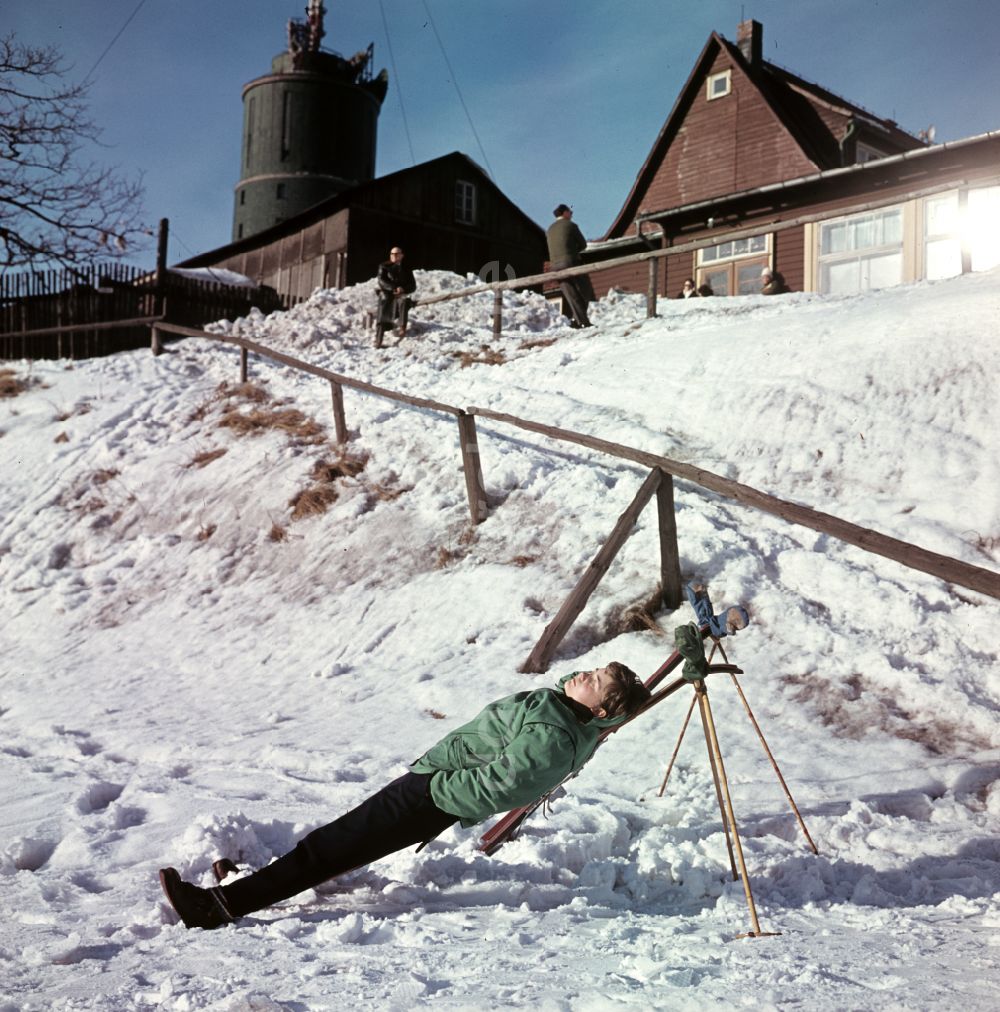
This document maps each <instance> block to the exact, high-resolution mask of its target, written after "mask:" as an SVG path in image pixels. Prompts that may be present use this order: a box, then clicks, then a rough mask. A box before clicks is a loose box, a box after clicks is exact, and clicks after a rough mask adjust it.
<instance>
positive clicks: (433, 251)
mask: <svg viewBox="0 0 1000 1012" xmlns="http://www.w3.org/2000/svg"><path fill="white" fill-rule="evenodd" d="M393 245H398V246H401V247H402V248H403V249H404V250H405V251H406V262H407V263H408V264H409V266H410V267H411V268H414V269H424V270H432V269H438V270H449V271H455V272H456V273H458V274H468V273H472V274H478V275H480V276H481V277H483V278H484V279H485V280H487V281H490V280H498V281H499V280H504V279H506V278H508V277H514V276H524V275H529V274H537V273H539V272H540V271H541V269H542V264H543V262H544V259H545V253H546V246H545V233H544V232H543V230H542V229H541V227H540V226H539V225H538V224H536V223H535V222H534V221H532V220H531V219H530V218H529V217H528V216H527V215H526V214H524V212H523V211H521V210H520V209H519V208H518V207H517V206H515V204H514V203H513V202H512V201H511V200H510V199H509V198H507V197H506V196H505V195H504V194H503V192H502V191H501V190H500V189H499V188H498V187H497V186H496V184H495V183H494V182H493V181H492V180H491V179H490V178H489V176H487V175H486V173H485V172H483V170H482V169H480V168H479V166H478V165H476V163H475V162H473V161H472V159H470V158H469V157H467V156H466V155H464V154H461V153H460V152H457V151H456V152H452V153H451V154H449V155H444V156H442V157H440V158H435V159H433V160H431V161H429V162H423V163H422V164H420V165H416V166H414V167H413V168H410V169H402V170H400V171H399V172H393V173H391V174H389V175H387V176H381V177H380V178H378V179H373V180H371V181H370V182H366V183H363V184H362V185H360V186H356V187H354V188H352V189H350V190H346V191H344V192H342V193H339V194H337V195H336V196H334V197H330V198H328V199H326V200H324V201H322V202H320V203H318V204H315V205H314V206H313V207H311V208H309V209H308V210H306V211H303V212H301V213H300V214H298V215H296V216H295V217H293V218H288V219H287V220H285V221H282V222H278V223H276V224H274V225H273V226H272V227H270V228H268V229H265V230H264V231H262V232H257V233H255V234H254V235H252V236H250V237H248V238H246V239H240V240H237V241H235V242H232V243H230V244H229V245H228V246H223V247H221V248H219V249H215V250H210V251H209V252H207V253H202V254H200V255H199V256H196V257H192V258H191V259H189V260H185V261H183V262H182V263H180V264H178V265H176V266H178V267H221V268H226V269H228V270H232V271H237V272H238V273H240V274H244V275H246V276H247V277H249V278H252V279H253V280H254V281H256V282H257V283H258V284H260V285H268V286H270V287H271V288H274V289H275V290H276V291H277V292H278V293H279V295H280V296H281V297H282V298H283V299H284V300H286V301H295V300H298V299H304V298H307V297H308V296H309V295H310V294H311V293H312V291H313V290H314V289H315V288H319V287H323V288H343V287H345V286H346V285H353V284H356V283H358V282H361V281H365V280H367V279H369V278H373V277H374V276H375V272H376V270H377V269H378V265H379V264H380V263H381V262H382V261H383V260H385V259H386V257H387V256H388V253H389V249H390V248H391V247H392V246H393Z"/></svg>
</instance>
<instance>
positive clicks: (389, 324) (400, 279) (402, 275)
mask: <svg viewBox="0 0 1000 1012" xmlns="http://www.w3.org/2000/svg"><path fill="white" fill-rule="evenodd" d="M376 283H377V284H378V320H377V321H376V324H375V347H376V348H381V347H382V335H383V334H384V333H385V331H386V328H388V329H390V330H395V332H396V336H397V337H403V336H404V335H405V334H406V324H407V318H408V316H409V311H410V304H411V301H410V295H412V294H413V292H415V291H416V288H417V282H416V281H415V280H414V278H413V271H411V270H410V268H409V267H407V266H406V264H404V263H403V251H402V250H401V249H400V248H399V247H398V246H393V247H392V249H391V250H390V251H389V259H388V260H386V261H385V262H384V263H381V264H379V267H378V275H377V277H376Z"/></svg>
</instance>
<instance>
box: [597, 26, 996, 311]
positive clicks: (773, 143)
mask: <svg viewBox="0 0 1000 1012" xmlns="http://www.w3.org/2000/svg"><path fill="white" fill-rule="evenodd" d="M762 51H763V29H762V27H761V25H760V24H759V23H758V22H756V21H745V22H743V23H742V24H741V25H740V26H739V35H738V43H737V44H733V43H731V42H729V41H727V40H726V39H724V38H723V37H722V36H721V35H719V34H718V33H714V32H713V33H712V35H711V36H710V37H709V40H708V42H707V43H706V45H705V48H704V49H703V50H702V52H701V54H700V55H699V57H698V59H697V61H696V62H695V65H694V69H693V70H692V72H691V75H690V76H689V78H688V80H687V82H686V84H685V85H684V88H683V90H682V91H681V93H680V95H679V96H678V98H677V101H676V102H675V104H674V107H673V109H672V110H671V112H670V115H669V116H668V118H667V120H666V122H665V123H664V125H663V128H662V129H661V131H660V133H659V136H658V137H657V138H656V140H655V142H654V144H653V147H652V149H651V151H650V153H649V156H648V157H647V159H646V161H645V162H644V164H643V165H642V167H641V168H640V169H639V172H638V175H637V177H636V180H635V184H634V185H633V187H632V189H631V191H630V192H629V194H628V196H627V197H626V198H625V201H624V204H623V206H622V209H621V211H620V212H619V214H618V216H617V217H616V219H615V221H614V222H613V223H612V225H611V227H610V229H609V230H608V232H607V234H606V235H605V237H604V238H603V240H601V241H600V242H597V243H593V244H592V245H591V249H590V250H589V251H588V254H587V257H586V259H587V260H590V261H594V262H599V261H601V260H605V259H610V258H613V257H619V256H625V255H628V254H630V253H637V252H641V251H642V250H645V249H649V248H657V249H659V248H669V247H673V246H680V245H685V246H686V248H685V250H684V251H683V252H679V253H678V254H677V255H676V256H670V257H666V258H665V259H664V260H661V261H660V262H659V268H658V271H659V273H658V276H657V280H656V288H657V291H658V293H659V294H661V295H668V296H673V295H676V294H677V293H678V292H679V290H680V288H681V286H682V284H683V282H684V279H685V278H688V277H691V278H694V279H695V280H696V282H697V284H699V285H701V284H707V285H709V286H710V287H711V288H712V289H713V290H714V292H715V293H716V294H718V295H734V294H747V293H752V292H758V291H760V288H761V277H760V276H761V271H762V269H763V268H764V267H770V268H772V269H776V270H778V271H780V272H781V273H782V274H783V275H784V277H785V279H786V281H787V283H788V285H789V287H790V288H791V289H793V290H799V291H803V290H804V291H821V292H855V291H863V290H865V289H868V288H878V287H887V286H889V285H893V284H899V283H902V282H906V281H914V280H918V279H922V278H940V277H947V276H951V275H954V274H958V273H961V272H963V271H969V270H979V269H986V268H988V267H991V266H994V265H995V264H996V263H998V262H1000V251H998V247H997V242H996V239H995V238H994V236H995V234H996V231H997V228H998V227H1000V185H998V184H1000V133H997V132H991V133H987V134H983V135H981V136H978V137H972V138H968V139H966V140H961V141H955V142H950V143H947V144H939V145H934V144H931V143H929V142H928V139H927V138H926V137H918V136H913V135H911V134H909V133H906V132H905V131H903V130H901V129H900V128H899V127H898V126H897V125H896V123H895V122H893V121H892V120H889V119H883V118H880V117H878V116H876V115H874V114H872V113H870V112H868V111H867V110H865V109H862V108H861V107H859V106H857V105H854V104H853V103H851V102H849V101H847V100H846V99H843V98H841V97H840V96H838V95H834V94H833V93H831V92H829V91H827V90H826V89H824V88H822V87H820V86H818V85H815V84H812V83H811V82H809V81H806V80H804V79H803V78H801V77H798V76H796V75H795V74H792V73H790V72H789V71H787V70H784V69H782V68H781V67H778V66H776V65H774V64H772V63H769V62H767V61H766V60H764V59H763V57H762ZM985 222H989V225H988V226H987V227H984V223H985ZM715 238H717V241H715V242H713V241H712V240H713V239H715ZM692 241H699V243H700V245H701V247H702V248H691V247H690V244H691V243H692ZM593 280H594V285H595V288H596V290H597V293H598V295H601V294H603V293H605V292H607V291H608V289H609V288H612V287H617V288H621V289H624V290H627V291H635V292H640V291H641V292H645V291H647V288H648V284H649V270H648V266H647V265H646V264H645V263H640V264H631V265H626V266H621V267H617V268H611V269H608V270H603V271H595V273H594V275H593Z"/></svg>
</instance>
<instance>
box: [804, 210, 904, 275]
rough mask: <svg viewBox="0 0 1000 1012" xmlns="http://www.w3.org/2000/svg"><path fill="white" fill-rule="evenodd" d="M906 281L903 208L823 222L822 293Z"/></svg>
mask: <svg viewBox="0 0 1000 1012" xmlns="http://www.w3.org/2000/svg"><path fill="white" fill-rule="evenodd" d="M902 280H903V209H902V208H901V207H892V208H888V209H887V210H884V211H873V212H872V213H870V214H857V215H853V216H852V217H850V218H840V219H838V220H836V221H824V222H823V223H822V224H821V225H820V229H819V290H820V291H821V292H826V293H830V294H834V295H843V294H848V293H851V292H865V291H868V289H870V288H888V287H890V286H891V285H898V284H899V283H900V282H901V281H902Z"/></svg>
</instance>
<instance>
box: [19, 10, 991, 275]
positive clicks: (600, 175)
mask: <svg viewBox="0 0 1000 1012" xmlns="http://www.w3.org/2000/svg"><path fill="white" fill-rule="evenodd" d="M326 7H327V16H326V29H327V35H326V38H325V39H324V46H325V47H326V48H328V49H333V50H335V51H337V52H340V53H342V54H344V55H350V54H351V53H353V52H355V51H357V50H359V49H362V48H364V47H365V46H367V45H368V43H369V42H374V44H375V68H376V70H378V69H380V68H382V67H386V68H387V69H388V71H389V74H390V86H389V94H388V96H387V98H386V102H385V104H384V106H383V108H382V113H381V116H380V120H379V139H378V159H377V171H378V174H379V175H383V174H385V173H388V172H392V171H395V170H397V169H401V168H406V167H407V166H409V165H412V164H414V162H421V161H425V160H428V159H430V158H435V157H437V156H439V155H442V154H446V153H448V152H450V151H455V150H458V151H463V152H465V153H466V154H468V155H470V156H471V157H472V158H474V159H475V160H476V161H477V162H479V163H480V164H481V165H484V167H485V168H487V169H488V170H489V171H490V173H491V175H492V176H493V178H494V179H495V180H496V182H497V184H498V185H499V186H500V187H501V188H502V189H503V190H504V192H505V193H506V194H507V195H508V196H509V197H510V198H511V199H512V200H513V201H514V202H515V203H516V204H517V205H518V206H519V207H520V208H521V209H522V210H523V211H525V212H526V213H527V214H528V215H530V216H531V217H532V218H534V219H535V220H536V221H537V222H538V223H539V224H542V225H545V224H547V223H548V222H549V221H550V220H551V209H552V208H553V207H554V206H555V204H556V203H558V202H560V201H566V202H567V203H570V204H572V205H573V206H574V208H575V212H576V214H575V218H576V221H577V222H578V223H579V224H580V226H581V228H582V229H583V230H584V233H585V234H586V235H587V236H588V237H590V238H598V237H600V236H601V235H602V234H603V233H604V232H605V231H606V229H607V228H608V226H609V225H610V224H611V222H612V220H613V218H614V217H615V215H616V214H617V212H618V210H619V209H620V207H621V205H622V203H623V202H624V199H625V197H626V195H627V194H628V191H629V190H630V188H631V186H632V183H633V181H634V179H635V175H636V173H637V172H638V170H639V168H640V166H641V165H642V163H643V161H644V160H645V158H646V155H647V154H648V153H649V149H650V147H651V146H652V143H653V141H654V139H655V137H656V134H657V132H658V131H659V129H660V127H661V125H662V124H663V122H664V120H665V119H666V117H667V116H668V114H669V112H670V109H671V107H672V105H673V103H674V100H675V99H676V97H677V95H678V93H679V91H680V89H681V87H682V86H683V84H684V82H685V80H686V79H687V77H688V74H689V73H690V71H691V68H692V66H693V65H694V61H695V59H696V57H697V55H698V53H699V52H700V51H701V49H702V47H703V46H704V44H705V42H706V40H707V39H708V36H709V34H710V33H711V32H712V31H713V30H716V31H719V32H720V33H721V34H722V35H724V36H725V37H726V38H729V39H732V40H735V38H736V27H737V25H738V23H739V22H740V20H741V19H743V18H751V17H752V18H755V19H756V20H758V21H760V22H761V23H762V24H763V26H764V56H765V59H767V60H770V61H772V62H774V63H778V64H780V65H781V66H783V67H786V68H787V69H789V70H791V71H793V72H795V73H797V74H799V75H800V76H802V77H805V78H808V79H809V80H812V81H815V82H817V83H819V84H821V85H823V86H824V87H826V88H829V89H830V90H831V91H834V92H836V93H838V94H840V95H843V96H844V97H845V98H848V99H850V100H851V101H853V102H856V103H858V104H860V105H862V106H864V107H865V108H867V109H869V110H871V111H872V112H874V113H876V114H878V115H881V116H887V117H893V118H895V119H896V120H897V121H898V122H899V124H900V126H902V127H903V128H904V129H907V130H909V131H911V132H914V133H915V132H917V131H919V130H921V129H924V128H926V127H928V126H930V125H931V124H933V125H934V126H935V128H936V133H937V140H938V141H947V140H954V139H957V138H959V137H968V136H972V135H974V134H979V133H984V132H986V131H988V130H996V129H1000V87H998V83H1000V82H998V80H997V77H998V71H997V67H998V66H1000V4H993V3H987V2H985V0H953V2H952V3H950V4H948V5H945V4H942V3H937V2H928V0H837V2H829V0H827V2H820V0H753V2H750V0H743V2H726V0H700V2H699V3H683V4H682V3H675V2H673V0H572V2H571V0H502V2H500V3H497V2H492V0H490V2H487V0H426V7H425V0H326ZM304 8H305V0H199V2H195V0H59V2H57V0H0V26H2V29H3V30H4V31H13V32H15V33H16V34H17V36H18V38H19V40H20V41H22V42H25V43H31V44H34V45H55V46H57V47H58V48H59V49H60V50H61V51H62V52H63V54H64V55H65V57H66V60H67V62H68V63H70V64H72V65H73V68H74V69H73V75H74V77H75V78H83V77H85V76H86V75H88V73H89V72H90V71H91V69H92V68H94V67H95V64H96V65H97V66H96V69H94V72H93V84H92V87H91V92H90V111H91V115H92V118H93V119H94V121H95V122H96V123H97V124H98V125H99V126H100V127H101V129H102V131H103V141H104V145H105V146H104V148H102V149H99V150H98V151H96V152H95V153H94V156H95V157H96V158H98V159H99V160H101V161H102V162H105V163H110V164H115V165H118V166H120V168H121V169H122V170H123V171H124V172H125V173H127V174H134V173H136V172H140V171H141V172H142V173H143V174H144V179H145V185H146V207H145V210H146V216H147V218H148V220H149V221H150V222H151V223H152V224H154V225H155V223H156V222H157V221H158V220H159V219H160V218H168V219H169V220H170V223H171V239H170V244H169V252H168V256H169V260H170V262H176V261H178V260H182V259H185V258H187V257H189V256H192V255H194V254H195V253H200V252H203V251H205V250H208V249H213V248H215V247H217V246H221V245H224V244H225V243H227V242H228V241H229V237H230V231H231V222H232V208H233V187H234V186H235V185H236V183H237V182H238V178H239V154H240V132H241V123H242V120H241V116H242V106H241V98H240V92H241V89H242V86H243V85H244V84H245V83H246V82H247V81H249V80H252V79H253V78H255V77H259V76H261V75H263V74H265V73H267V72H268V71H269V69H270V61H271V58H272V57H273V56H275V55H276V54H277V53H279V52H281V51H282V50H283V49H284V47H285V23H286V21H287V19H288V18H289V17H296V18H298V17H302V16H303V14H304ZM428 8H429V10H430V13H431V16H432V17H433V26H432V25H431V23H430V22H429V20H428V17H427V9H428ZM383 11H384V14H385V20H386V22H387V23H388V26H389V35H388V40H387V38H386V31H385V27H384V24H383ZM133 15H134V16H133ZM130 17H131V21H129V18H130ZM126 22H128V24H127V26H126V27H125V28H124V31H121V30H122V28H123V26H125V25H126ZM434 26H436V29H437V35H439V36H440V39H441V42H442V43H443V46H444V50H445V53H446V54H447V60H446V59H445V56H443V55H442V51H441V46H439V44H438V40H437V37H436V35H435V31H434ZM120 31H121V34H120V36H119V37H118V38H117V40H115V36H116V35H118V33H119V32H120ZM112 40H115V41H114V42H113V44H112ZM109 44H110V48H108V46H109ZM105 50H107V51H106V52H105ZM390 50H391V51H390ZM102 54H103V55H102ZM98 61H99V62H98ZM449 64H450V68H451V70H452V71H454V77H455V78H456V79H457V84H458V89H459V91H460V93H461V99H460V98H459V92H458V91H456V86H455V82H454V81H453V80H452V74H451V73H450V71H449ZM397 85H398V88H397ZM398 89H401V91H402V104H401V103H400V91H399V90H398ZM462 100H464V105H465V108H466V109H468V112H469V116H468V117H467V116H466V112H465V109H464V108H463V101H462ZM404 109H405V117H404V114H403V110H404ZM470 119H471V121H472V123H471V125H470ZM411 147H412V151H411ZM387 241H391V239H390V238H388V237H387ZM154 253H155V247H153V246H152V245H151V247H150V249H149V250H148V251H145V252H139V251H137V252H136V255H135V257H134V259H135V261H136V262H138V263H142V264H151V263H152V261H153V259H154Z"/></svg>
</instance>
